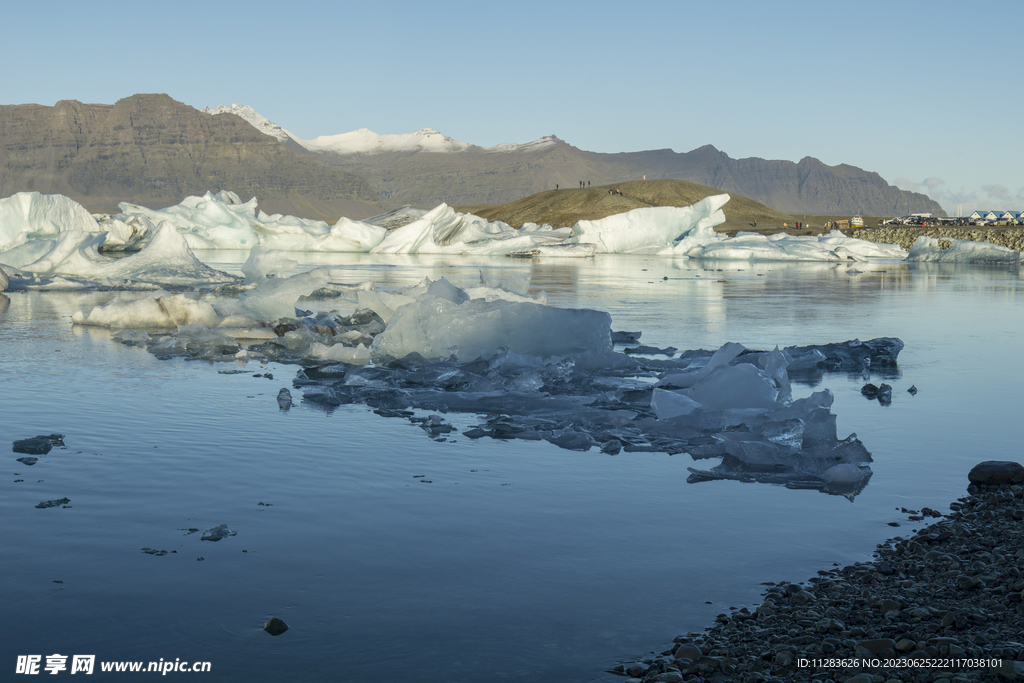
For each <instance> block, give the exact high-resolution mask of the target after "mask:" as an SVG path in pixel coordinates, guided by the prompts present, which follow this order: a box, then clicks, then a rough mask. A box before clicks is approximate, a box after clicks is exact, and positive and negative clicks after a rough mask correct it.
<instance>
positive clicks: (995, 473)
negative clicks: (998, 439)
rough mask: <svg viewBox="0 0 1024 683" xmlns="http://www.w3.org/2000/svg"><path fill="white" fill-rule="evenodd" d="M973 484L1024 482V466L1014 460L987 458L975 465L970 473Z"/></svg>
mask: <svg viewBox="0 0 1024 683" xmlns="http://www.w3.org/2000/svg"><path fill="white" fill-rule="evenodd" d="M967 478H968V480H970V482H971V483H972V484H979V485H981V484H988V485H991V484H1022V483H1024V466H1022V465H1021V464H1020V463H1019V462H1013V461H1012V460H986V461H985V462H980V463H978V464H977V465H975V466H974V469H972V470H971V471H970V472H969V473H968V475H967Z"/></svg>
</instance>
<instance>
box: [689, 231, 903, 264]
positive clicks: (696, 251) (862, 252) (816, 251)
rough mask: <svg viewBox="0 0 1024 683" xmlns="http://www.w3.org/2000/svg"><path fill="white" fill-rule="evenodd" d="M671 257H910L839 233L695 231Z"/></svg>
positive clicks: (780, 259) (889, 248) (807, 259)
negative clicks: (723, 232) (732, 235)
mask: <svg viewBox="0 0 1024 683" xmlns="http://www.w3.org/2000/svg"><path fill="white" fill-rule="evenodd" d="M671 253H673V254H677V255H683V256H687V257H689V258H696V259H722V260H743V261H866V260H868V259H869V258H895V259H902V258H906V256H907V252H906V251H904V250H903V249H901V248H900V247H899V246H897V245H893V244H876V243H874V242H868V241H867V240H861V239H857V238H854V237H847V236H846V235H844V234H843V233H842V232H840V231H838V230H833V231H832V232H830V233H829V234H827V235H816V236H794V235H789V234H787V233H778V234H775V235H761V234H758V233H750V232H739V233H737V234H736V236H735V237H727V236H726V235H722V234H720V233H715V232H714V231H712V230H703V231H697V230H695V231H693V232H692V233H691V234H688V235H685V236H684V238H683V239H682V240H680V242H679V243H678V244H677V245H676V246H675V247H673V248H672V250H671Z"/></svg>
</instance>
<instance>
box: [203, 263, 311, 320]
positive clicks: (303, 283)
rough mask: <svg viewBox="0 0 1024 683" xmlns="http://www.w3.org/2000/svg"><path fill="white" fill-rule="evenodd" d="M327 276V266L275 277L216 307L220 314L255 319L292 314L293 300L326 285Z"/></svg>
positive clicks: (276, 318) (288, 316) (278, 317)
mask: <svg viewBox="0 0 1024 683" xmlns="http://www.w3.org/2000/svg"><path fill="white" fill-rule="evenodd" d="M329 276H330V270H329V269H327V268H317V269H316V270H311V271H309V272H307V273H301V274H299V275H293V276H292V277H288V278H274V279H272V280H268V281H266V282H264V283H263V284H261V285H259V286H258V287H256V288H255V289H251V290H249V291H248V292H244V293H242V294H241V295H240V296H239V297H238V298H236V299H227V300H225V301H223V302H220V303H219V304H217V311H218V313H220V314H221V315H229V314H238V315H245V316H248V317H251V318H253V319H254V320H266V321H273V320H278V319H280V318H291V317H294V316H295V303H296V302H297V301H298V300H299V297H303V296H309V295H310V294H312V293H313V292H315V291H316V290H318V289H321V288H323V287H324V286H326V285H327V282H328V279H329Z"/></svg>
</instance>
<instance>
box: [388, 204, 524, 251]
mask: <svg viewBox="0 0 1024 683" xmlns="http://www.w3.org/2000/svg"><path fill="white" fill-rule="evenodd" d="M535 244H536V242H535V241H534V240H532V239H531V238H530V237H529V236H520V235H519V232H518V231H517V230H516V229H515V228H513V227H511V226H509V225H507V224H505V223H502V222H500V221H499V222H496V223H490V222H488V221H487V220H486V219H484V218H480V217H479V216H474V215H472V214H464V213H459V212H457V211H455V209H453V208H451V207H450V206H448V205H447V204H441V205H439V206H437V207H435V208H434V209H433V210H431V211H428V212H427V213H426V214H424V215H423V216H422V217H421V218H419V219H417V220H415V221H413V222H411V223H409V224H407V225H403V226H402V227H400V228H395V229H394V230H391V231H390V232H389V233H388V234H387V236H386V237H385V238H384V240H383V241H382V242H381V243H380V244H378V245H377V246H375V247H374V248H373V249H371V252H372V253H375V254H444V253H449V254H488V253H494V254H503V253H508V252H509V251H513V250H516V249H522V248H527V247H530V246H533V245H535Z"/></svg>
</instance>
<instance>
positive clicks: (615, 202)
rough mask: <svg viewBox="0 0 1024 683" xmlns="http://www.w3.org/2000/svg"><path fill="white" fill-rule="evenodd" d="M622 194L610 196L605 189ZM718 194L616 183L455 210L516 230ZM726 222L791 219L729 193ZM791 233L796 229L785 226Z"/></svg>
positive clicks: (771, 227) (765, 223) (743, 226)
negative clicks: (528, 225) (525, 224)
mask: <svg viewBox="0 0 1024 683" xmlns="http://www.w3.org/2000/svg"><path fill="white" fill-rule="evenodd" d="M611 189H615V190H617V191H619V192H621V193H622V194H621V195H618V194H609V192H608V191H609V190H611ZM716 194H722V192H721V191H720V190H717V189H715V188H713V187H706V186H704V185H697V184H696V183H690V182H687V181H685V180H646V181H644V180H634V181H631V182H627V183H619V184H616V185H605V186H600V187H589V188H584V189H580V188H578V187H576V188H568V189H559V190H548V191H546V192H540V193H538V194H534V195H530V196H529V197H525V198H523V199H520V200H518V201H515V202H510V203H508V204H502V205H498V206H492V205H477V206H459V207H456V208H457V209H458V210H459V211H462V212H466V213H473V214H476V215H477V216H482V217H483V218H486V219H487V220H490V221H503V222H505V223H508V224H509V225H512V226H515V227H517V228H519V227H522V225H523V223H537V224H538V225H543V224H544V223H547V224H548V225H551V226H553V227H556V228H558V227H563V226H570V225H573V224H574V223H576V221H579V220H595V219H598V218H604V217H606V216H611V215H614V214H617V213H623V212H625V211H632V210H633V209H639V208H642V207H649V206H690V205H691V204H695V203H697V202H699V201H700V200H701V199H704V198H705V197H709V196H711V195H716ZM723 212H724V213H725V217H726V223H725V224H724V225H722V226H720V227H718V228H717V230H719V231H721V232H728V233H735V232H736V231H738V230H754V229H755V228H754V225H755V223H756V230H757V231H759V232H775V231H776V229H778V230H782V227H783V224H784V223H789V225H790V226H793V225H794V223H795V222H796V219H794V217H793V216H789V215H786V214H783V213H780V212H778V211H776V210H775V209H773V208H771V207H769V206H765V205H764V204H762V203H760V202H755V201H753V200H751V199H748V198H746V197H741V196H739V195H735V194H733V195H731V199H730V200H729V203H728V204H726V205H725V208H724V209H723ZM789 232H790V233H791V234H795V230H792V229H791V230H789Z"/></svg>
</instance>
